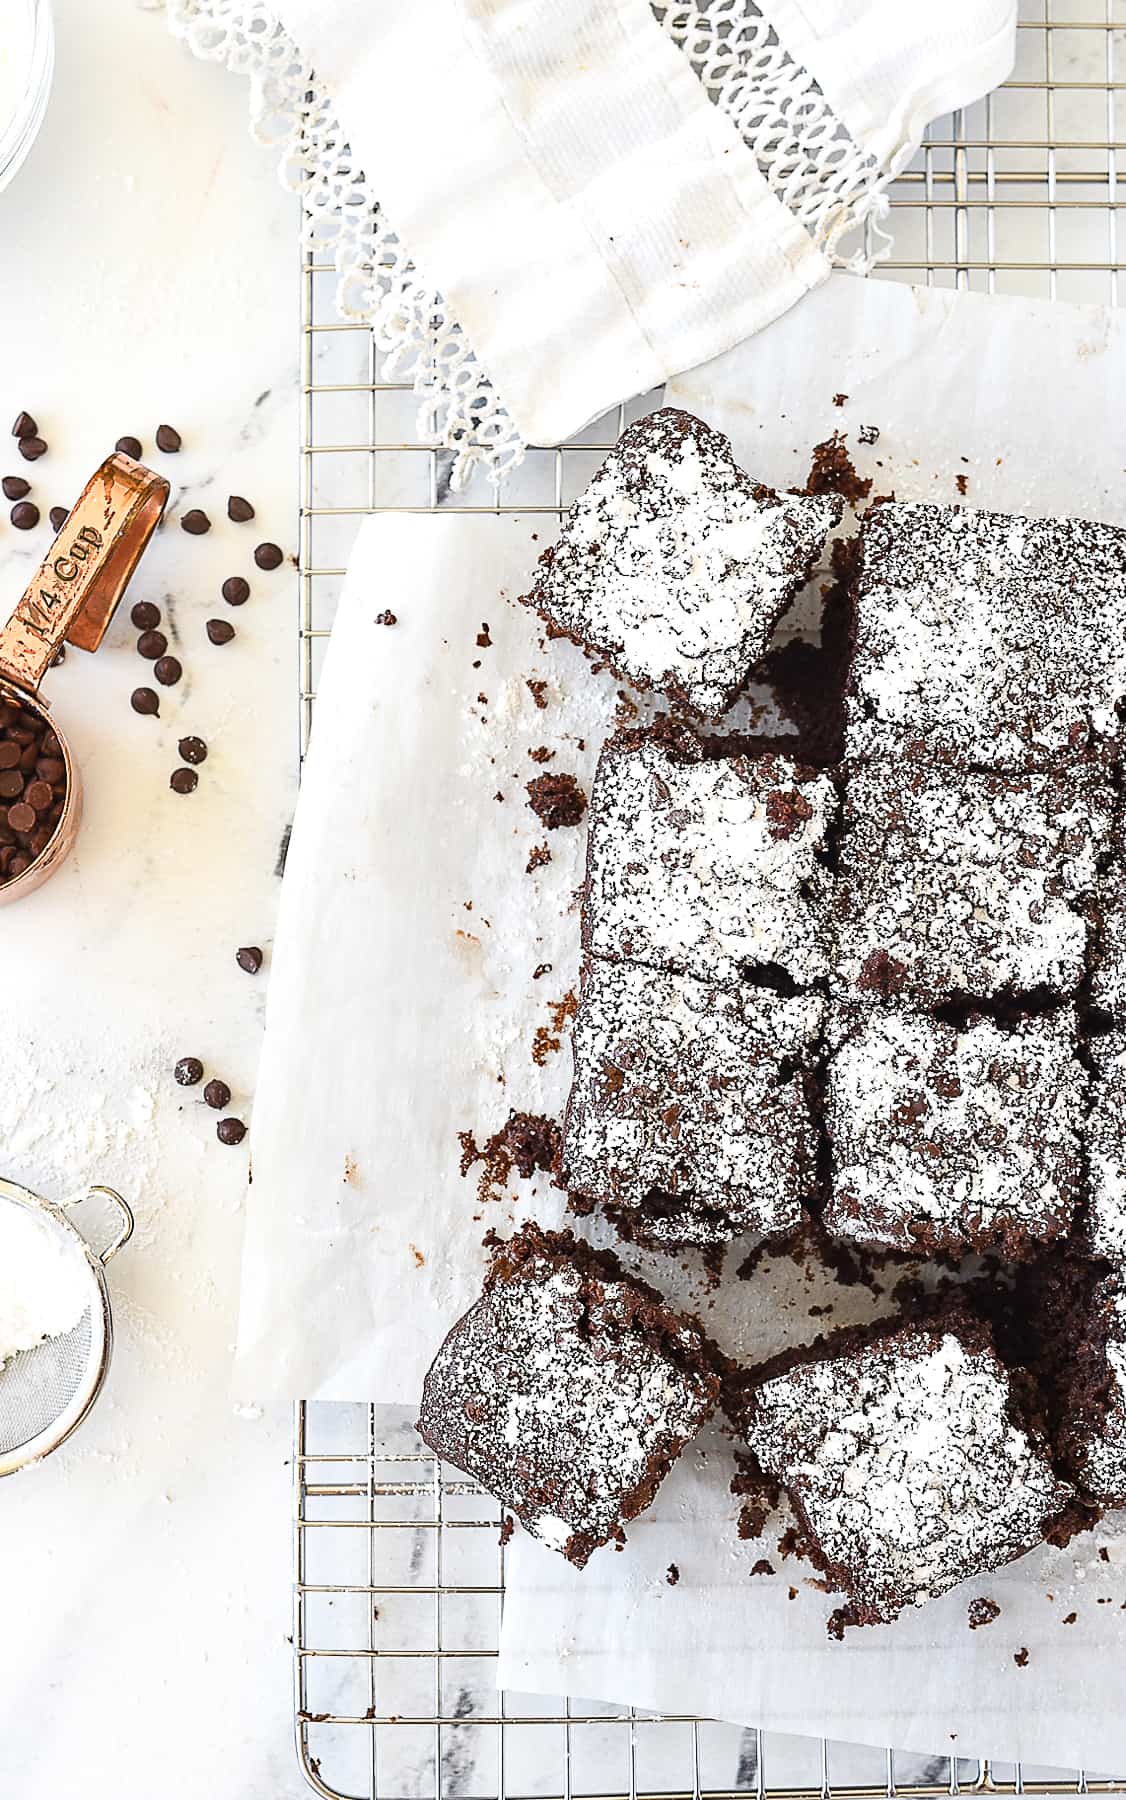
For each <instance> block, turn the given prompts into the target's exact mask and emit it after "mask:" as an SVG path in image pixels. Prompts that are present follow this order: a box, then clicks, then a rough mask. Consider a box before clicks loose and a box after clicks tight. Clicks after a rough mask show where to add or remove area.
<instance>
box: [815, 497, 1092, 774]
mask: <svg viewBox="0 0 1126 1800" xmlns="http://www.w3.org/2000/svg"><path fill="white" fill-rule="evenodd" d="M856 601H857V608H856V610H857V631H856V649H855V657H854V661H853V667H852V675H851V680H850V683H849V691H848V699H847V748H848V753H849V754H850V755H864V756H871V755H878V754H889V755H894V754H896V753H902V752H906V753H908V754H913V753H919V754H922V755H924V756H925V757H926V758H927V759H928V760H930V761H934V760H936V759H939V760H940V759H945V758H949V759H951V760H953V761H955V762H958V763H961V764H963V765H968V766H982V765H984V766H987V767H990V768H997V769H1035V768H1046V767H1053V766H1057V765H1058V764H1059V762H1060V761H1061V759H1068V760H1074V759H1075V758H1076V757H1077V756H1079V755H1081V754H1082V753H1083V752H1084V751H1086V750H1088V749H1089V748H1090V747H1091V746H1092V745H1094V744H1097V743H1113V742H1114V740H1115V737H1116V734H1117V729H1118V721H1117V717H1116V713H1115V707H1116V704H1117V703H1118V702H1119V701H1121V700H1123V699H1124V698H1126V531H1122V530H1120V529H1117V528H1116V527H1114V526H1111V525H1097V524H1091V523H1088V522H1087V521H1086V520H1083V519H1026V518H1019V517H1015V516H1012V515H1009V514H1005V513H991V512H977V511H973V510H971V509H970V508H967V507H957V506H930V505H924V504H916V503H911V504H906V505H884V506H877V507H875V508H873V510H872V511H871V512H869V513H868V515H867V517H866V518H865V520H864V522H863V526H862V565H861V573H860V579H859V583H858V587H857V592H856Z"/></svg>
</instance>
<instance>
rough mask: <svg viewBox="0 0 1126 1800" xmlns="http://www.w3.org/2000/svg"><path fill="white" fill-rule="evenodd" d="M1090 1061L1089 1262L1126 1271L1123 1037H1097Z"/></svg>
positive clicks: (1125, 1037) (1125, 1063)
mask: <svg viewBox="0 0 1126 1800" xmlns="http://www.w3.org/2000/svg"><path fill="white" fill-rule="evenodd" d="M1091 1059H1092V1062H1093V1065H1094V1075H1093V1077H1092V1082H1091V1089H1092V1096H1091V1111H1090V1116H1089V1118H1088V1120H1087V1127H1086V1132H1085V1134H1084V1135H1085V1139H1086V1146H1087V1178H1088V1186H1089V1194H1088V1202H1087V1219H1086V1244H1087V1249H1088V1250H1089V1251H1090V1253H1091V1255H1092V1256H1100V1257H1105V1258H1106V1259H1107V1261H1108V1262H1112V1263H1115V1264H1117V1265H1118V1266H1119V1267H1120V1268H1124V1269H1126V1033H1123V1032H1121V1031H1114V1032H1111V1033H1109V1034H1108V1035H1107V1036H1105V1037H1096V1038H1095V1039H1094V1040H1093V1041H1092V1045H1091Z"/></svg>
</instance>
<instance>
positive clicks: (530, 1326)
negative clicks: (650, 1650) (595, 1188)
mask: <svg viewBox="0 0 1126 1800" xmlns="http://www.w3.org/2000/svg"><path fill="white" fill-rule="evenodd" d="M639 1298H640V1296H639V1295H638V1291H637V1289H636V1288H634V1287H633V1285H632V1284H631V1283H629V1282H627V1281H614V1280H610V1279H593V1278H592V1277H591V1275H590V1273H589V1272H584V1270H583V1269H582V1268H581V1267H579V1266H578V1265H577V1263H572V1262H569V1261H567V1260H565V1259H564V1258H562V1257H555V1258H553V1257H549V1256H545V1255H543V1254H539V1255H536V1256H534V1257H533V1258H531V1259H529V1261H528V1262H526V1263H524V1264H523V1265H522V1266H521V1268H520V1269H519V1271H518V1272H517V1273H515V1274H511V1273H509V1274H508V1275H506V1276H505V1277H504V1278H502V1279H500V1280H494V1281H493V1282H491V1283H490V1285H488V1286H487V1287H486V1289H485V1292H484V1294H483V1295H482V1297H481V1299H480V1300H478V1301H477V1303H476V1304H475V1305H474V1306H473V1307H471V1308H470V1310H469V1312H468V1313H466V1315H465V1316H464V1318H462V1319H461V1320H460V1321H459V1322H458V1324H457V1325H455V1326H454V1328H453V1330H452V1331H451V1332H450V1334H449V1336H448V1337H447V1339H446V1341H445V1343H444V1344H443V1345H442V1348H441V1349H440V1350H439V1352H438V1355H437V1357H436V1358H435V1360H434V1364H433V1367H432V1368H431V1370H430V1373H429V1374H428V1376H427V1378H426V1384H425V1388H424V1391H423V1401H422V1414H421V1418H420V1421H419V1428H420V1430H421V1431H422V1434H423V1436H424V1438H425V1439H426V1441H427V1442H428V1443H429V1444H431V1445H432V1447H433V1448H435V1449H436V1450H437V1451H438V1452H439V1453H440V1454H441V1455H442V1456H443V1457H445V1458H446V1459H448V1460H449V1461H451V1462H453V1463H454V1464H455V1465H456V1466H457V1467H459V1468H462V1469H465V1470H467V1471H468V1472H469V1473H470V1474H471V1475H473V1476H474V1478H475V1479H477V1480H479V1481H480V1482H481V1484H482V1485H483V1486H484V1487H485V1488H486V1489H487V1490H488V1492H489V1493H491V1494H493V1495H495V1496H496V1498H498V1499H499V1500H501V1501H502V1502H503V1503H504V1505H506V1506H508V1507H510V1508H511V1510H512V1511H513V1512H514V1513H515V1514H516V1515H517V1517H518V1518H519V1519H520V1520H521V1521H522V1523H523V1524H524V1525H525V1526H526V1527H527V1529H528V1530H529V1531H531V1532H532V1533H533V1534H534V1535H535V1536H537V1537H540V1538H542V1539H543V1540H544V1541H545V1542H546V1543H548V1544H550V1545H551V1547H552V1548H553V1549H557V1550H567V1551H568V1554H570V1555H571V1556H572V1558H573V1560H575V1561H584V1562H585V1560H586V1557H587V1555H589V1553H590V1551H591V1549H593V1548H594V1547H596V1546H597V1545H598V1544H602V1543H605V1542H606V1541H607V1539H608V1538H609V1537H610V1536H611V1535H612V1534H613V1533H614V1532H615V1530H616V1529H617V1528H618V1527H619V1525H620V1523H621V1520H622V1519H623V1518H629V1517H631V1516H632V1514H633V1512H634V1511H636V1510H638V1509H639V1508H638V1506H635V1505H633V1504H632V1502H633V1501H634V1500H635V1498H636V1499H637V1500H638V1502H639V1504H645V1496H644V1493H643V1490H644V1488H645V1484H646V1482H647V1481H648V1479H649V1477H650V1474H651V1472H652V1471H653V1465H654V1461H655V1460H656V1461H657V1463H658V1470H657V1472H658V1475H661V1474H663V1473H664V1472H665V1470H666V1469H667V1466H668V1464H669V1463H670V1462H671V1461H672V1459H673V1458H674V1457H675V1456H677V1455H678V1454H679V1452H680V1450H681V1449H682V1448H683V1446H684V1444H685V1443H687V1442H688V1440H689V1439H690V1438H691V1437H693V1436H695V1434H696V1432H697V1431H698V1430H699V1428H700V1426H701V1425H702V1424H703V1422H704V1420H705V1418H707V1416H708V1414H709V1413H710V1412H711V1409H712V1403H713V1399H714V1391H715V1384H714V1383H709V1382H708V1381H706V1380H705V1379H704V1378H703V1377H702V1376H700V1375H698V1374H696V1373H694V1372H692V1371H691V1370H689V1369H687V1368H681V1367H680V1366H678V1364H677V1363H676V1362H674V1361H673V1360H672V1358H671V1357H670V1356H669V1355H668V1354H667V1352H666V1351H665V1350H664V1349H663V1347H662V1344H661V1342H660V1340H659V1339H655V1338H654V1337H652V1336H651V1335H650V1334H648V1333H647V1332H646V1331H645V1330H644V1328H642V1327H641V1326H639V1325H638V1323H637V1322H636V1318H635V1315H636V1311H637V1303H638V1300H639ZM681 1336H682V1339H683V1345H684V1348H685V1350H686V1352H687V1353H688V1354H689V1355H691V1354H692V1352H693V1351H694V1350H695V1348H696V1345H697V1342H698V1340H697V1338H696V1334H695V1333H694V1332H692V1331H691V1330H690V1329H689V1328H688V1327H687V1326H684V1327H683V1329H682V1332H681ZM572 1538H577V1539H578V1540H579V1541H578V1542H577V1543H571V1539H572Z"/></svg>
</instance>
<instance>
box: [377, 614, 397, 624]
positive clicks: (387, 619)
mask: <svg viewBox="0 0 1126 1800" xmlns="http://www.w3.org/2000/svg"><path fill="white" fill-rule="evenodd" d="M375 622H376V624H377V625H397V624H398V623H399V621H398V619H397V618H396V616H395V614H394V613H393V612H380V613H376V615H375Z"/></svg>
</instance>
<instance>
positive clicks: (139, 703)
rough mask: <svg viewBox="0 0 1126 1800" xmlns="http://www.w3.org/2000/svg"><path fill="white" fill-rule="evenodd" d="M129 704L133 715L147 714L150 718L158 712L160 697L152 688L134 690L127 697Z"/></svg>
mask: <svg viewBox="0 0 1126 1800" xmlns="http://www.w3.org/2000/svg"><path fill="white" fill-rule="evenodd" d="M129 704H130V706H131V707H132V708H133V711H134V712H135V713H147V714H149V715H150V716H151V715H153V714H155V713H158V712H159V711H160V695H159V694H156V693H154V692H153V690H152V688H134V689H133V692H132V694H131V695H130V696H129Z"/></svg>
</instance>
